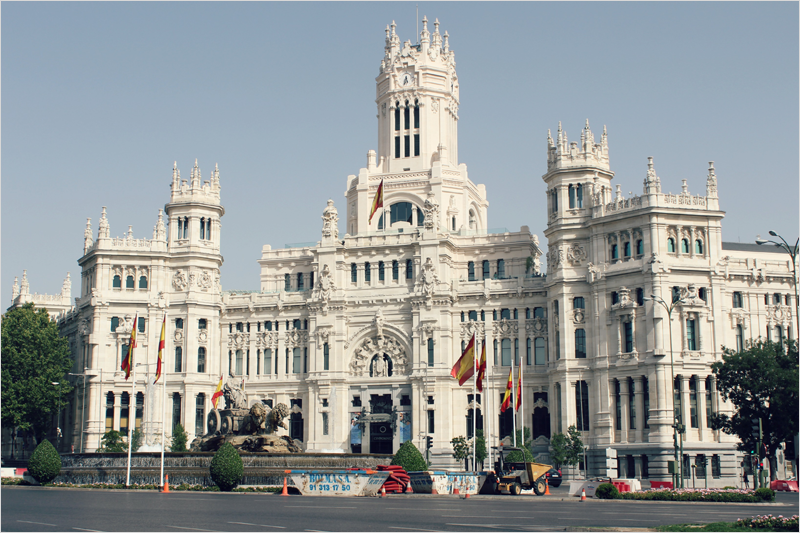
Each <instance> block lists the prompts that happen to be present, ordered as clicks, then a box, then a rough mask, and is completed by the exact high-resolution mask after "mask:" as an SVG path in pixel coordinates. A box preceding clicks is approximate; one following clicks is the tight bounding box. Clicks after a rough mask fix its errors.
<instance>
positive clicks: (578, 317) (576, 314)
mask: <svg viewBox="0 0 800 533" xmlns="http://www.w3.org/2000/svg"><path fill="white" fill-rule="evenodd" d="M572 321H573V322H574V323H575V324H583V323H584V322H585V321H586V312H585V311H584V310H583V309H573V317H572Z"/></svg>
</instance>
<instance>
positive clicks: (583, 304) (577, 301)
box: [572, 296, 586, 309]
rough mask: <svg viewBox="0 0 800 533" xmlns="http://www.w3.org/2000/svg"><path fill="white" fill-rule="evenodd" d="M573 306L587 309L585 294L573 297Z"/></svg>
mask: <svg viewBox="0 0 800 533" xmlns="http://www.w3.org/2000/svg"><path fill="white" fill-rule="evenodd" d="M572 308H573V309H586V300H584V299H583V296H578V297H577V298H573V299H572Z"/></svg>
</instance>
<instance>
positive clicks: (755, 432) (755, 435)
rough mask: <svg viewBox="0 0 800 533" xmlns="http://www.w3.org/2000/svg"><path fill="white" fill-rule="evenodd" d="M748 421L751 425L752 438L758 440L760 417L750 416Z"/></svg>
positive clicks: (759, 437)
mask: <svg viewBox="0 0 800 533" xmlns="http://www.w3.org/2000/svg"><path fill="white" fill-rule="evenodd" d="M750 422H751V423H752V425H751V428H752V430H751V433H752V435H753V440H756V441H760V440H761V419H760V418H751V419H750Z"/></svg>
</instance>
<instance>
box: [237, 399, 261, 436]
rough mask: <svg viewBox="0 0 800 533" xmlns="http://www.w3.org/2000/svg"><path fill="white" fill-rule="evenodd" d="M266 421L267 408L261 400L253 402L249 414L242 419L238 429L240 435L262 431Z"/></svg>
mask: <svg viewBox="0 0 800 533" xmlns="http://www.w3.org/2000/svg"><path fill="white" fill-rule="evenodd" d="M266 421H267V408H266V407H264V404H262V403H261V402H255V403H254V404H253V406H252V407H250V415H249V416H247V418H246V419H245V420H244V423H243V424H242V426H241V429H240V430H239V434H240V435H256V434H258V433H261V432H262V428H263V427H264V422H266Z"/></svg>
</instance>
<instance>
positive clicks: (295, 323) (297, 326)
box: [292, 318, 303, 329]
mask: <svg viewBox="0 0 800 533" xmlns="http://www.w3.org/2000/svg"><path fill="white" fill-rule="evenodd" d="M292 328H293V329H303V321H302V320H300V319H299V318H295V319H294V320H292Z"/></svg>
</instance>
